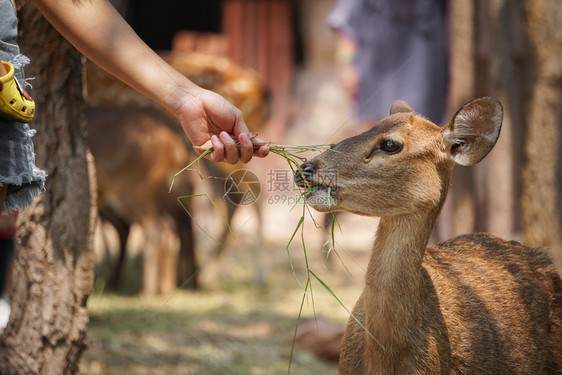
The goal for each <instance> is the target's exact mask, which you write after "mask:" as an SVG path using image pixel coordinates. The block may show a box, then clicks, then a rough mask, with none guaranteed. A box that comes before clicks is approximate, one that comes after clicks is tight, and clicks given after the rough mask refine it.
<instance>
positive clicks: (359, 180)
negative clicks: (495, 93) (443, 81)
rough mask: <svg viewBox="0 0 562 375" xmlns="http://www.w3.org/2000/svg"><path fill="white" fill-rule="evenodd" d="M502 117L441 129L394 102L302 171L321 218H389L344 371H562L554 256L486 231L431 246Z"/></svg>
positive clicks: (560, 294)
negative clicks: (459, 183) (459, 169)
mask: <svg viewBox="0 0 562 375" xmlns="http://www.w3.org/2000/svg"><path fill="white" fill-rule="evenodd" d="M502 116H503V110H502V106H501V104H500V103H499V101H498V100H496V99H494V98H491V97H484V98H480V99H476V100H473V101H471V102H470V103H468V104H466V105H465V106H463V107H462V108H461V109H460V110H459V111H458V112H457V113H456V114H455V115H454V116H453V118H452V120H451V121H450V122H449V124H448V125H446V126H444V127H439V126H437V125H435V124H433V123H431V122H429V121H428V120H427V119H425V118H424V117H422V116H420V115H418V114H416V113H415V112H414V111H413V110H412V108H411V107H410V106H409V105H408V104H407V103H405V102H403V101H396V102H395V103H393V105H392V107H391V110H390V116H389V117H387V118H385V119H383V120H381V121H380V122H378V123H377V124H376V125H375V126H374V127H373V128H372V129H370V130H368V131H367V132H365V133H362V134H360V135H358V136H355V137H352V138H348V139H346V140H344V141H342V142H340V143H338V144H337V145H336V146H335V147H334V148H333V150H329V151H326V152H324V153H323V154H320V155H319V156H317V157H315V158H313V159H311V160H310V161H309V162H307V163H304V164H303V165H302V173H298V172H297V173H296V175H295V180H296V183H297V184H299V185H300V186H307V187H308V186H310V187H313V190H314V191H312V192H311V193H309V194H308V195H307V196H306V199H307V201H308V203H309V204H310V205H311V206H312V207H314V208H315V209H316V210H318V211H322V212H326V211H332V210H344V211H349V212H352V213H356V214H360V215H368V216H378V217H380V222H379V225H378V229H377V233H376V239H375V243H374V246H373V249H372V253H371V258H370V261H369V265H368V268H367V272H366V280H365V287H364V289H363V292H362V294H361V296H360V297H359V300H358V301H357V304H356V305H355V308H354V309H353V312H352V317H351V318H350V320H349V322H348V324H347V327H346V331H345V334H344V338H343V341H342V349H341V354H340V364H339V371H340V374H346V375H347V374H350V375H351V374H353V375H358V374H369V375H371V374H380V375H392V374H562V282H561V280H560V277H559V275H558V274H557V272H556V270H555V268H554V266H553V263H552V262H551V260H550V259H549V256H548V255H547V254H546V253H545V251H543V250H541V249H537V248H530V247H525V246H522V245H521V244H519V243H517V242H513V241H505V240H502V239H500V238H498V237H495V236H493V235H490V234H486V233H477V234H470V235H462V236H459V237H456V238H453V239H450V240H448V241H445V242H442V243H439V244H437V245H434V246H429V247H426V246H427V243H428V239H429V236H430V233H431V231H432V228H433V226H434V224H435V220H436V218H437V215H438V214H439V211H440V210H441V207H442V206H443V203H444V201H445V197H446V195H447V190H448V188H449V185H450V182H451V174H452V170H453V167H454V166H455V165H456V164H460V165H464V166H468V165H473V164H475V163H477V162H479V161H480V160H481V159H482V158H484V156H486V154H487V153H488V152H489V151H490V150H491V149H492V147H493V146H494V144H495V143H496V140H497V138H498V136H499V133H500V128H501V123H502ZM334 173H335V174H336V177H335V178H334V176H333V174H334ZM327 181H328V182H327ZM359 322H360V323H359Z"/></svg>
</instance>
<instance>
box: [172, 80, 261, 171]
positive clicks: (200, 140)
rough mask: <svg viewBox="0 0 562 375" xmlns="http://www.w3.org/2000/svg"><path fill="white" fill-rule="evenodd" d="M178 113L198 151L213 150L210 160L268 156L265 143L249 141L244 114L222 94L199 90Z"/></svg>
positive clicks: (188, 97) (192, 93) (230, 160)
mask: <svg viewBox="0 0 562 375" xmlns="http://www.w3.org/2000/svg"><path fill="white" fill-rule="evenodd" d="M175 112H176V115H177V117H178V118H179V120H180V122H181V124H182V127H183V129H184V131H185V133H186V134H187V137H188V138H189V139H190V140H191V142H192V143H193V145H194V146H196V151H197V152H199V153H202V152H203V150H204V149H206V148H209V147H212V148H213V152H211V153H210V154H209V156H208V158H209V159H210V160H213V161H217V162H219V161H225V162H227V163H230V164H235V163H237V162H239V161H240V162H242V163H247V162H249V161H250V160H251V159H252V156H258V157H265V156H267V154H268V153H269V147H268V146H266V145H265V142H264V141H262V140H259V139H257V138H250V135H249V130H248V128H247V126H246V123H245V122H244V118H243V116H242V112H240V110H239V109H238V108H236V107H234V106H233V105H232V104H231V103H229V102H228V101H227V100H226V99H224V98H223V97H222V96H220V95H219V94H216V93H214V92H212V91H209V90H205V89H201V88H197V89H196V90H195V91H192V92H191V93H190V94H186V95H185V97H184V99H183V101H182V103H181V104H180V105H179V106H178V109H177V110H176V111H175Z"/></svg>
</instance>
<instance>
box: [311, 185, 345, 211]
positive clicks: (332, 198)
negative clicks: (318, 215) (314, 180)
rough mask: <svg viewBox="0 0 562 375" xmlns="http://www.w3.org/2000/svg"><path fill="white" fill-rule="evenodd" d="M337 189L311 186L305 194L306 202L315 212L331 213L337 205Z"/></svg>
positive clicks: (326, 186)
mask: <svg viewBox="0 0 562 375" xmlns="http://www.w3.org/2000/svg"><path fill="white" fill-rule="evenodd" d="M337 190H338V189H337V187H334V186H329V185H313V186H310V187H309V188H308V189H307V190H306V191H305V192H304V194H305V195H304V197H305V199H306V202H307V203H308V204H309V205H310V206H312V207H313V208H314V209H315V210H317V211H321V212H324V211H332V210H333V209H334V208H335V206H336V204H337Z"/></svg>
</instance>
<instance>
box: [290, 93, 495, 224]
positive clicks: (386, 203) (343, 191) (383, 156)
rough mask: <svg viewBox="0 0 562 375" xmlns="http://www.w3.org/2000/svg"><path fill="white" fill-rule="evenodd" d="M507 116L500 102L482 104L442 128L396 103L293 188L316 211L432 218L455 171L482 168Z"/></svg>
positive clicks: (306, 167)
mask: <svg viewBox="0 0 562 375" xmlns="http://www.w3.org/2000/svg"><path fill="white" fill-rule="evenodd" d="M502 116H503V110H502V106H501V104H500V102H499V101H498V100H497V99H495V98H491V97H484V98H479V99H476V100H473V101H471V102H470V103H468V104H466V105H465V106H463V107H462V108H461V109H460V110H459V111H458V112H457V113H456V114H455V115H454V116H453V118H452V120H451V121H450V122H449V124H447V125H446V126H444V127H439V126H437V125H435V124H433V123H432V122H430V121H428V120H427V119H425V118H424V117H422V116H421V115H418V114H416V113H415V112H414V110H413V109H412V108H411V107H410V106H409V105H408V104H407V103H405V102H403V101H396V102H394V103H393V105H392V107H391V109H390V116H388V117H386V118H384V119H383V120H381V121H379V122H377V123H376V124H375V126H373V128H371V129H370V130H368V131H366V132H365V133H362V134H359V135H357V136H355V137H352V138H348V139H346V140H344V141H342V142H340V143H338V144H337V145H336V146H334V148H333V149H331V150H328V151H326V152H324V153H322V154H320V155H319V156H317V157H315V158H313V159H311V160H310V161H309V162H306V163H304V164H302V165H301V168H302V171H303V172H302V173H301V172H300V171H297V172H296V173H295V182H296V183H297V184H298V185H299V186H302V187H307V188H308V187H310V188H312V190H313V191H312V192H311V193H309V194H307V196H306V199H307V202H308V203H309V204H310V205H311V206H312V207H314V208H315V209H316V210H318V211H334V210H345V211H350V212H354V213H358V214H362V215H370V216H388V215H400V214H406V213H412V212H416V211H419V210H429V209H432V208H434V207H438V206H440V204H442V202H443V201H444V199H445V195H446V189H447V186H444V185H446V184H447V183H448V181H449V176H450V173H451V170H452V168H453V166H454V165H455V164H460V165H465V166H467V165H472V164H475V163H478V162H479V161H480V160H482V159H483V158H484V156H486V154H488V152H489V151H490V150H491V149H492V147H494V145H495V143H496V141H497V139H498V136H499V133H500V128H501V123H502ZM305 180H306V182H305Z"/></svg>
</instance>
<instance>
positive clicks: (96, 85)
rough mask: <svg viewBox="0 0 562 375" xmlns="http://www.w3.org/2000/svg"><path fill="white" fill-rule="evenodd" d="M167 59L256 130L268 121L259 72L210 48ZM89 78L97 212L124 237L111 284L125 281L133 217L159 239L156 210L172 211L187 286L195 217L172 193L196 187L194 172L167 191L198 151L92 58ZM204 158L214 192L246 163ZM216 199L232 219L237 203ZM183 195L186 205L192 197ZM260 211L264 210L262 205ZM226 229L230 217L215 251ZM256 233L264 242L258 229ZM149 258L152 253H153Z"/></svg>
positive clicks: (193, 282) (192, 280)
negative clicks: (93, 62)
mask: <svg viewBox="0 0 562 375" xmlns="http://www.w3.org/2000/svg"><path fill="white" fill-rule="evenodd" d="M166 60H167V61H168V62H169V63H170V64H171V65H172V66H173V67H174V68H175V69H177V70H178V71H180V72H181V73H183V74H184V75H186V76H187V77H188V78H189V79H191V80H192V81H193V82H195V83H196V84H198V85H199V86H201V87H203V88H206V89H209V90H212V91H215V92H217V93H219V94H221V95H222V96H224V97H225V98H226V99H227V100H229V101H230V102H231V103H233V104H234V105H235V106H237V107H238V108H239V109H240V110H241V111H242V113H243V114H244V119H245V121H246V124H247V125H248V127H249V129H250V130H251V131H254V132H257V131H260V129H262V128H263V126H264V124H265V122H266V118H267V104H268V98H267V92H266V89H265V88H264V86H263V83H262V81H261V79H260V78H259V76H258V74H257V73H256V72H254V71H253V70H251V69H248V68H244V67H242V66H240V65H238V64H236V63H235V62H234V61H232V60H231V59H229V58H227V57H221V56H216V55H211V54H205V53H190V54H185V53H181V54H180V53H177V54H171V55H169V56H167V57H166ZM86 83H87V84H86V87H87V94H88V95H87V103H88V106H89V109H88V112H87V118H88V133H89V134H88V145H89V147H90V148H91V150H92V153H93V155H94V160H95V165H96V170H97V180H98V194H99V199H98V212H99V214H100V217H101V218H102V219H103V220H105V221H109V222H110V223H111V224H112V225H113V226H114V227H115V229H116V230H117V232H118V235H119V238H120V249H119V258H118V261H117V265H116V267H115V271H114V273H113V276H112V277H111V280H110V285H111V286H113V287H114V288H115V287H118V286H119V284H120V279H121V275H122V270H123V266H124V261H125V255H126V243H127V238H128V237H129V230H130V226H131V224H132V223H135V222H136V223H141V225H142V226H143V228H144V229H145V230H147V231H148V232H151V233H152V234H153V235H152V236H151V237H152V239H153V241H149V242H156V243H158V242H159V240H158V238H156V237H158V230H157V229H151V228H150V227H152V226H155V225H158V222H159V221H160V220H158V218H165V217H171V218H172V219H173V222H174V226H175V228H176V233H177V234H178V237H179V239H180V252H179V258H178V261H179V262H180V264H179V267H178V271H179V272H178V283H179V284H180V285H182V284H184V283H185V282H186V280H189V282H187V284H186V285H184V286H188V287H192V288H196V287H197V278H196V277H195V276H194V275H195V274H194V273H195V272H196V270H197V264H196V257H195V254H194V239H193V233H192V223H191V220H190V218H189V216H188V215H187V213H186V212H185V211H184V210H183V208H182V207H181V206H180V205H179V203H178V202H177V201H176V199H175V198H176V197H177V196H182V195H187V194H190V193H191V191H192V189H193V186H192V181H191V180H190V178H189V174H188V173H183V174H181V175H179V176H178V179H176V182H175V184H174V190H173V191H172V194H168V189H169V187H170V182H171V177H172V176H173V174H174V173H175V172H177V171H179V170H181V169H182V168H183V167H185V166H186V165H187V164H188V163H189V161H190V160H192V159H193V158H194V157H195V153H194V152H191V144H190V143H189V141H188V140H187V137H186V136H185V134H184V132H183V131H182V130H181V126H180V124H179V123H178V122H177V121H176V120H175V119H173V118H172V117H171V116H169V115H167V114H166V113H164V111H163V110H162V109H160V107H158V106H157V105H156V104H155V103H154V102H152V101H151V100H149V99H148V98H146V97H144V96H142V95H141V94H139V93H137V92H136V91H134V90H133V89H131V88H129V87H128V86H127V85H125V84H124V83H122V82H121V81H119V80H117V79H115V78H114V77H112V76H110V75H109V74H107V73H105V72H104V71H103V70H101V69H99V68H98V67H97V66H95V65H94V64H87V66H86ZM203 165H204V167H205V168H206V169H207V171H208V172H209V175H212V176H215V177H218V179H209V181H210V182H211V187H212V189H213V190H214V196H215V197H221V198H222V197H223V195H224V193H225V192H224V181H225V180H226V178H227V177H228V175H229V174H230V173H231V172H232V171H234V170H236V169H240V168H243V167H241V166H240V165H234V166H232V165H229V164H226V163H211V162H207V161H206V160H204V161H203ZM245 168H247V167H245ZM216 201H217V202H219V201H224V202H225V205H226V210H225V211H226V217H227V220H228V222H231V219H232V217H233V216H234V214H235V212H236V209H237V207H238V206H237V205H235V204H233V203H232V202H231V201H230V200H227V199H226V200H223V199H216ZM183 203H184V205H189V199H186V200H184V201H183ZM256 210H259V207H257V206H256ZM257 217H258V218H260V215H259V211H258V214H257ZM229 234H230V232H229V229H228V228H227V227H226V225H225V226H224V228H222V231H221V233H220V234H219V236H218V237H217V242H218V244H217V245H216V247H215V248H214V249H213V250H212V254H214V255H220V253H221V252H222V251H223V249H224V247H225V243H226V241H227V240H228V237H229ZM258 241H260V242H261V230H260V231H259V236H258ZM155 246H159V245H155ZM157 252H158V250H157ZM160 253H165V252H164V251H160ZM149 258H153V257H152V256H150V255H149ZM259 262H260V261H259V260H256V263H259ZM145 264H146V262H145ZM257 268H258V270H257V273H258V274H257V276H256V278H262V279H263V277H264V276H263V274H262V270H261V269H260V267H259V265H258V267H257ZM259 281H263V280H259ZM152 289H154V288H152Z"/></svg>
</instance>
